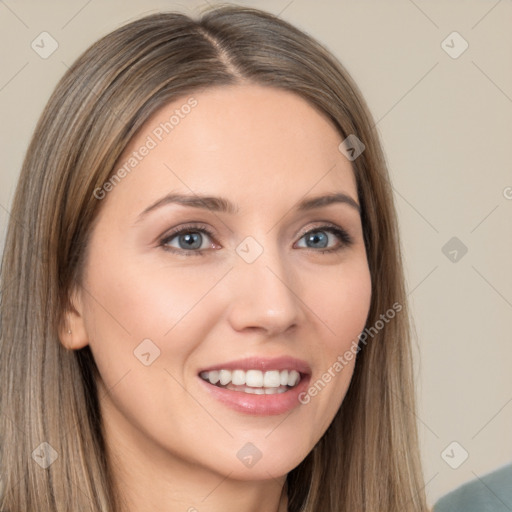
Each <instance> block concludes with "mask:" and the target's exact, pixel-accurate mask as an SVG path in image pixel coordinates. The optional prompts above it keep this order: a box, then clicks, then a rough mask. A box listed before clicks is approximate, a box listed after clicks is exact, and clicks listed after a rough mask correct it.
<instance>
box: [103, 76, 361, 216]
mask: <svg viewBox="0 0 512 512" xmlns="http://www.w3.org/2000/svg"><path fill="white" fill-rule="evenodd" d="M341 140H342V137H341V135H340V134H339V133H338V131H337V130H336V129H335V127H334V125H333V124H332V122H331V121H330V120H329V119H328V118H327V116H325V115H324V114H323V113H321V112H319V111H318V110H317V109H315V108H314V107H313V106H312V105H310V104H309V103H308V102H307V101H306V100H304V99H303V98H301V97H300V96H298V95H296V94H294V93H291V92H289V91H285V90H280V89H276V88H272V87H267V86H260V85H235V86H223V87H215V88H211V89H206V90H203V91H199V92H197V93H192V94H190V95H186V96H183V97H181V98H180V99H178V100H176V101H173V102H172V103H170V104H167V105H165V106H164V107H162V108H160V109H159V110H158V111H157V112H156V113H155V114H154V115H153V116H152V117H151V118H150V119H149V120H148V121H146V123H145V124H144V126H143V127H142V128H141V130H139V132H138V133H137V135H136V136H135V137H134V138H133V139H132V141H131V142H130V143H129V145H128V146H127V148H126V149H125V151H124V152H123V155H122V156H121V158H120V159H119V160H118V162H117V165H116V170H117V169H125V170H126V171H127V172H125V173H123V175H125V176H126V177H124V178H123V179H122V182H120V183H119V185H118V186H116V190H115V191H114V193H112V194H111V195H112V198H111V199H112V200H122V197H121V195H122V196H123V198H124V199H129V200H130V203H131V204H135V203H140V204H141V205H142V203H143V202H146V200H150V199H154V198H156V197H157V196H158V195H161V194H162V193H163V192H169V191H174V192H176V191H180V192H187V193H190V192H195V193H198V194H199V193H215V194H219V195H223V196H226V197H231V198H232V199H233V201H235V202H237V203H239V202H242V203H243V202H244V201H250V200H251V199H254V198H255V197H257V198H258V200H259V202H260V206H262V202H263V203H268V205H271V204H272V203H274V202H276V200H277V201H281V202H282V201H283V199H284V196H290V197H294V198H295V199H298V198H300V197H302V196H304V195H307V194H308V192H311V193H319V192H325V191H330V190H332V189H337V190H343V191H344V192H347V193H352V195H353V197H354V199H357V194H356V182H355V177H354V173H353V171H352V167H351V165H350V162H349V161H348V160H347V159H346V158H345V157H344V156H343V155H342V154H341V153H340V151H339V150H338V146H339V144H340V142H341ZM114 196H115V199H114Z"/></svg>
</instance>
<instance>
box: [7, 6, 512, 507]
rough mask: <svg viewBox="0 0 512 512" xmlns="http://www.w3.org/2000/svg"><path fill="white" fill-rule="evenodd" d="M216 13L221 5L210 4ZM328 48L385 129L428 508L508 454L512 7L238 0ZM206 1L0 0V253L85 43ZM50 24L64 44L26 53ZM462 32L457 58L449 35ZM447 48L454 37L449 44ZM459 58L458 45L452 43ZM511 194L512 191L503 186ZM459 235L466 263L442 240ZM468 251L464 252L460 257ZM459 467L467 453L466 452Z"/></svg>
mask: <svg viewBox="0 0 512 512" xmlns="http://www.w3.org/2000/svg"><path fill="white" fill-rule="evenodd" d="M208 3H210V4H214V3H215V2H214V1H213V0H209V2H208ZM239 3H240V4H243V5H249V6H254V7H259V8H262V9H266V10H268V11H271V12H273V13H275V14H278V13H280V15H281V17H282V18H284V19H286V20H288V21H291V22H292V23H294V24H296V25H297V26H298V27H300V28H302V29H303V30H305V31H307V32H309V33H310V34H312V35H313V36H315V37H317V38H318V39H319V40H320V41H322V42H323V43H324V44H325V45H326V46H327V47H329V48H330V49H331V51H333V52H334V53H335V54H336V55H337V56H338V58H339V59H340V60H341V61H342V62H343V63H344V64H345V66H346V67H347V68H348V70H349V71H350V72H351V73H352V75H353V77H354V78H355V80H356V82H357V83H358V84H359V86H360V87H361V89H362V91H363V94H364V95H365V97H366V99H367V101H368V103H369V105H370V108H371V110H372V112H373V114H374V116H375V119H376V120H377V121H378V127H379V130H380V133H381V135H382V139H383V143H384V148H385V152H386V155H387V159H388V163H389V168H390V172H391V175H392V181H393V184H394V191H395V198H396V204H397V207H398V211H399V216H400V224H401V235H402V244H403V248H404V253H405V265H406V271H407V282H408V288H409V298H410V300H411V304H412V310H413V314H414V318H415V323H416V331H417V338H418V346H417V356H418V357H417V364H416V366H417V368H416V375H417V383H418V399H419V411H418V415H417V417H418V424H419V427H420V434H421V443H422V456H423V460H424V470H425V482H426V492H427V495H428V498H429V502H430V503H431V504H433V503H434V501H435V500H436V499H437V498H438V497H440V496H441V495H442V494H443V493H445V492H447V491H449V490H451V489H452V488H454V487H455V486H456V485H459V484H460V483H462V482H464V481H467V480H470V479H472V478H476V477H477V476H482V475H483V474H485V473H486V472H488V471H491V470H492V469H494V468H496V467H498V466H501V465H503V464H505V463H507V462H509V461H512V435H511V433H512V372H511V366H512V365H511V363H512V344H511V342H512V339H511V319H512V272H511V269H510V262H511V261H512V236H511V234H512V220H511V219H512V188H511V187H512V172H511V162H510V148H511V146H512V144H511V135H512V67H511V63H512V31H511V27H512V5H511V3H510V1H508V0H506V1H483V0H479V1H467V0H464V1H440V0H436V1H426V0H415V1H414V2H413V1H412V0H402V1H389V0H387V1H381V2H378V1H369V0H366V1H359V2H357V1H347V0H343V1H339V2H336V1H334V0H332V1H325V0H324V1H317V2H308V1H306V0H292V1H290V0H283V1H281V0H280V1H273V2H270V1H256V0H255V1H245V2H244V1H242V2H239ZM206 5H207V2H205V1H190V2H173V1H167V2H164V1H156V0H152V1H142V0H140V1H137V0H130V1H124V2H121V1H112V0H110V1H99V0H90V1H89V2H87V1H86V0H80V1H64V0H62V1H58V2H56V1H53V2H50V1H47V2H36V1H32V2H29V1H15V0H5V1H3V2H0V37H1V46H0V54H1V63H2V65H1V67H0V109H1V119H2V123H1V125H0V130H1V139H0V140H1V148H0V149H1V155H2V158H1V174H0V237H1V238H0V239H1V245H0V250H1V248H2V247H3V239H4V233H5V227H6V223H7V220H8V217H9V213H8V211H9V208H10V204H11V200H12V196H13V192H14V187H15V183H16V179H17V176H18V173H19V169H20V165H21V162H22V158H23V155H24V152H25V150H26V146H27V143H28V140H29V138H30V135H31V132H32V130H33V128H34V126H35V123H36V120H37V118H38V116H39V115H40V113H41V111H42V109H43V106H44V104H45V102H46V100H47V98H48V96H49V94H50V92H51V91H52V89H53V88H54V86H55V84H56V82H57V80H58V79H59V78H60V76H61V75H62V74H63V73H64V71H65V69H66V66H69V65H70V64H71V63H72V61H73V60H74V59H75V58H76V57H77V56H78V54H79V53H81V52H82V51H83V50H84V49H85V48H86V47H87V46H88V45H89V44H90V43H92V42H93V41H94V40H96V39H97V38H98V37H100V36H102V35H103V34H105V33H107V32H109V31H111V30H113V29H115V28H117V27H118V26H120V25H121V24H123V23H125V22H126V21H128V20H132V19H134V18H136V17H139V16H140V15H142V14H144V13H149V12H154V11H157V10H174V9H179V10H183V11H186V12H189V13H194V12H197V9H198V8H200V7H201V6H206ZM43 31H47V32H49V33H50V34H51V35H52V37H53V38H55V39H56V40H57V42H58V44H59V47H58V49H57V51H55V53H54V54H52V55H51V56H50V57H49V58H48V59H42V58H41V57H40V56H39V55H38V54H36V53H35V51H34V50H32V48H31V42H32V41H33V40H34V39H35V38H36V37H37V36H38V35H39V34H40V33H41V32H43ZM453 31H457V32H459V33H460V34H461V36H462V37H463V38H464V39H465V40H466V41H467V42H468V44H469V47H468V49H467V50H466V51H465V52H464V53H463V54H462V55H460V57H458V58H456V59H454V58H452V57H450V56H449V55H448V54H447V53H446V52H445V51H444V50H443V48H442V46H441V43H442V41H443V40H444V39H445V38H446V37H447V36H448V35H449V34H451V33H452V32H453ZM452 40H453V42H452ZM448 44H449V45H451V46H453V48H452V50H450V51H455V50H457V49H458V48H461V46H460V41H457V39H453V37H452V38H449V39H448ZM507 187H508V188H507ZM454 236H455V237H457V238H458V239H459V240H460V241H461V242H462V243H463V244H464V245H465V246H467V248H468V252H467V254H465V255H464V256H463V257H462V258H460V256H459V258H460V259H459V260H458V261H457V262H452V261H450V259H448V257H447V256H445V254H444V253H443V252H442V247H443V246H444V245H445V244H446V243H447V242H448V240H450V239H451V238H452V237H454ZM459 254H460V253H459ZM453 441H456V442H458V443H459V444H460V446H461V447H462V448H459V447H457V446H456V447H455V448H454V450H453V452H452V451H451V450H448V455H449V456H451V457H447V460H449V461H450V462H451V463H452V465H455V463H458V462H460V460H461V459H460V457H461V453H462V451H461V450H462V449H464V450H466V451H467V452H468V453H469V457H468V458H467V460H466V461H464V462H463V463H462V464H461V465H460V466H459V467H458V468H457V469H452V468H451V467H450V466H449V465H448V464H447V462H445V460H444V459H443V458H442V455H441V454H442V452H443V451H444V449H445V448H446V447H447V446H448V445H449V444H450V443H452V442H453Z"/></svg>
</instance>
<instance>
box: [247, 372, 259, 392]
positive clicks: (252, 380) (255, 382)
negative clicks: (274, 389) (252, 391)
mask: <svg viewBox="0 0 512 512" xmlns="http://www.w3.org/2000/svg"><path fill="white" fill-rule="evenodd" d="M245 383H246V384H247V385H248V386H250V387H251V388H261V387H262V386H263V372H262V371H260V370H248V371H247V373H246V374H245Z"/></svg>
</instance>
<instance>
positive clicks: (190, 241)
mask: <svg viewBox="0 0 512 512" xmlns="http://www.w3.org/2000/svg"><path fill="white" fill-rule="evenodd" d="M178 240H179V243H180V247H181V248H182V249H199V248H200V247H201V242H202V236H201V234H200V233H187V234H186V235H180V236H179V238H178ZM182 242H184V246H182V244H181V243H182Z"/></svg>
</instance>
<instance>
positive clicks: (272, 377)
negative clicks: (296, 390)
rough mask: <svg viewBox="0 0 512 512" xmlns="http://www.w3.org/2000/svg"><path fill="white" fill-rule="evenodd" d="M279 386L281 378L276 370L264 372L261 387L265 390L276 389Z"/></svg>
mask: <svg viewBox="0 0 512 512" xmlns="http://www.w3.org/2000/svg"><path fill="white" fill-rule="evenodd" d="M280 385H281V376H280V375H279V372H278V371H277V370H271V371H269V372H265V375H264V376H263V386H264V387H266V388H277V387H279V386H280Z"/></svg>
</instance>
